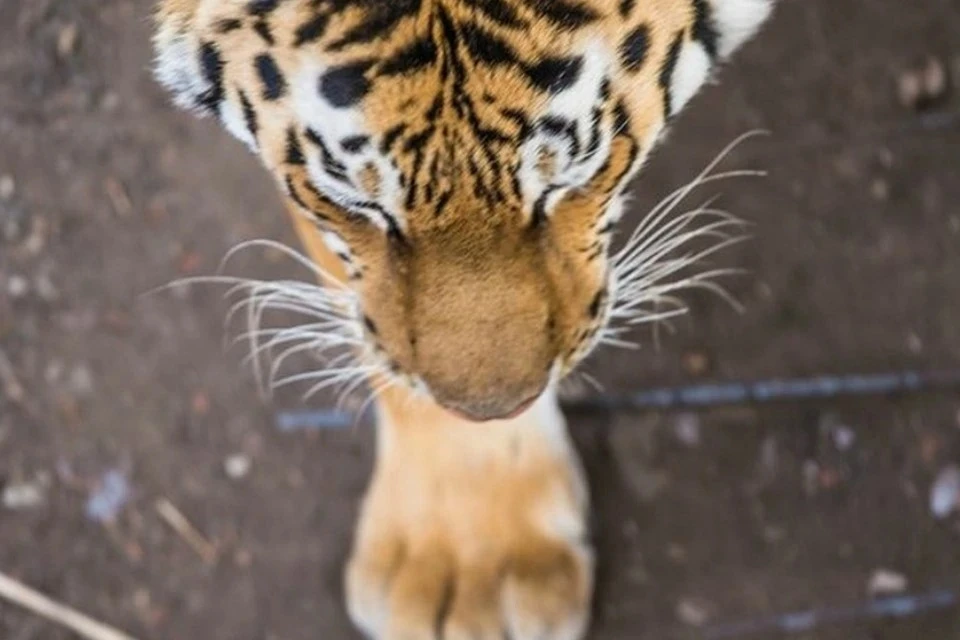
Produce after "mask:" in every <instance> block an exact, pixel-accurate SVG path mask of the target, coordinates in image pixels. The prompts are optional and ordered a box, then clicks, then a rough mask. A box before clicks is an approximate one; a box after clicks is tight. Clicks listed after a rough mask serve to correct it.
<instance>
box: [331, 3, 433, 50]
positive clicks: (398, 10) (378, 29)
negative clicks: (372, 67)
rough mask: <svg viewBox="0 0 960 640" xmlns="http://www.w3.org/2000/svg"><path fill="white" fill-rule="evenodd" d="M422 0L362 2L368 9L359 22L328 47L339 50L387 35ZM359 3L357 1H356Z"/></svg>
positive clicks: (416, 7) (416, 10) (416, 9)
mask: <svg viewBox="0 0 960 640" xmlns="http://www.w3.org/2000/svg"><path fill="white" fill-rule="evenodd" d="M421 1H422V0H378V2H376V3H373V2H367V3H364V4H366V5H367V6H368V7H369V11H368V13H367V15H366V16H364V19H363V20H362V21H361V22H360V24H358V25H355V26H354V27H353V28H351V29H349V30H348V31H347V32H346V33H345V34H343V36H342V37H340V39H338V40H336V41H335V42H333V43H332V44H331V45H330V46H329V47H328V49H329V50H330V51H341V50H343V49H345V48H347V47H350V46H353V45H357V44H365V43H368V42H373V41H374V40H379V39H382V38H386V37H387V36H389V35H390V34H391V33H392V32H393V30H394V28H395V27H396V26H397V24H398V23H399V22H400V21H402V20H403V19H405V18H408V17H410V16H413V15H415V14H416V13H417V12H418V11H419V10H420V4H421ZM358 4H359V3H358Z"/></svg>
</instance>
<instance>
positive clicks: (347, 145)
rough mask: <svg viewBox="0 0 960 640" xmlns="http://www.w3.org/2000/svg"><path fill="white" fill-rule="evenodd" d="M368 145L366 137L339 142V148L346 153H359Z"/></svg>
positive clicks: (368, 139) (354, 137)
mask: <svg viewBox="0 0 960 640" xmlns="http://www.w3.org/2000/svg"><path fill="white" fill-rule="evenodd" d="M369 144H370V138H369V137H368V136H350V137H348V138H344V139H343V140H341V141H340V148H341V149H343V150H344V151H346V152H347V153H360V152H361V151H363V150H364V149H365V148H366V147H367V145H369Z"/></svg>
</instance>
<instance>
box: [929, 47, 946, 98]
mask: <svg viewBox="0 0 960 640" xmlns="http://www.w3.org/2000/svg"><path fill="white" fill-rule="evenodd" d="M923 88H924V90H925V91H926V93H927V96H928V98H929V99H930V100H939V99H941V98H943V97H944V96H945V95H946V93H947V68H946V67H945V66H944V64H943V61H942V60H940V59H939V58H933V57H931V58H930V59H928V60H927V65H926V67H924V70H923Z"/></svg>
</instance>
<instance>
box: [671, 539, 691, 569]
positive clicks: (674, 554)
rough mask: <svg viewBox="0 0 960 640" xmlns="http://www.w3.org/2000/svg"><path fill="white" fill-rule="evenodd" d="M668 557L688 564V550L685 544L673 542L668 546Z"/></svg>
mask: <svg viewBox="0 0 960 640" xmlns="http://www.w3.org/2000/svg"><path fill="white" fill-rule="evenodd" d="M667 557H668V558H670V560H672V561H673V562H674V563H676V564H686V562H687V550H686V549H684V548H683V545H680V544H677V543H676V542H672V543H670V545H669V546H668V547H667Z"/></svg>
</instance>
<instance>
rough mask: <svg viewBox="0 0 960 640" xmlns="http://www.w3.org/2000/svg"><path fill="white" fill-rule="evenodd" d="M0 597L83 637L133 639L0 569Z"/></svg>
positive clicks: (104, 639) (108, 639) (100, 639)
mask: <svg viewBox="0 0 960 640" xmlns="http://www.w3.org/2000/svg"><path fill="white" fill-rule="evenodd" d="M0 599H3V600H7V601H9V602H11V603H13V604H15V605H17V606H19V607H22V608H24V609H26V610H27V611H30V612H32V613H34V614H36V615H38V616H40V617H42V618H45V619H47V620H49V621H51V622H54V623H56V624H59V625H61V626H63V627H66V628H67V629H70V630H71V631H73V632H74V633H77V634H78V635H80V636H82V637H84V638H86V639H87V640H134V638H133V637H131V636H128V635H127V634H125V633H123V632H122V631H118V630H116V629H114V628H112V627H108V626H107V625H105V624H102V623H100V622H97V621H96V620H93V619H91V618H88V617H87V616H85V615H83V614H82V613H79V612H77V611H75V610H73V609H71V608H69V607H67V606H64V605H62V604H59V603H57V602H54V601H53V600H51V599H50V598H48V597H46V596H45V595H43V594H42V593H40V592H38V591H34V590H33V589H31V588H30V587H27V586H25V585H24V584H22V583H20V582H17V581H16V580H14V579H13V578H10V577H8V576H6V575H4V574H3V573H0Z"/></svg>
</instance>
